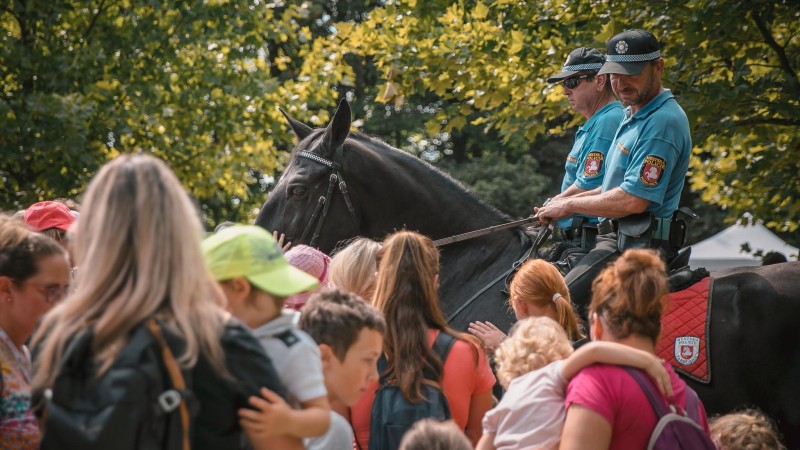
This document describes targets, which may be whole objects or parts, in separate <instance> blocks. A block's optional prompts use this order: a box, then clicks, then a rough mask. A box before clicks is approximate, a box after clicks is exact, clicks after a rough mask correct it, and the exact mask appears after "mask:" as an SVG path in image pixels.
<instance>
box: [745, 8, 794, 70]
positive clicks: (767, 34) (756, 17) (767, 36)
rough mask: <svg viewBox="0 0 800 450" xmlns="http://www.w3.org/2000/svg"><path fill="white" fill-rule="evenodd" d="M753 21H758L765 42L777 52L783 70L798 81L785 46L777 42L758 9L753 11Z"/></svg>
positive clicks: (757, 25)
mask: <svg viewBox="0 0 800 450" xmlns="http://www.w3.org/2000/svg"><path fill="white" fill-rule="evenodd" d="M752 15H753V21H754V22H755V23H756V27H757V28H758V31H760V32H761V36H763V37H764V42H766V43H767V45H769V46H770V47H771V48H772V50H773V51H775V54H776V55H777V56H778V61H780V63H781V67H782V68H783V70H784V71H785V72H786V73H787V74H788V75H789V76H791V77H792V78H793V79H794V80H795V82H797V72H795V71H794V69H792V65H791V63H790V62H789V58H787V57H786V52H785V50H784V48H783V47H781V46H780V45H779V44H778V43H777V42H775V38H774V37H772V32H771V31H770V30H769V29H768V28H767V25H766V24H765V23H764V21H763V20H762V19H761V15H760V14H759V13H758V11H752Z"/></svg>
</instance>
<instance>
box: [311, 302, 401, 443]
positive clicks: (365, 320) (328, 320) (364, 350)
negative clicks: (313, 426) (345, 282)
mask: <svg viewBox="0 0 800 450" xmlns="http://www.w3.org/2000/svg"><path fill="white" fill-rule="evenodd" d="M300 328H301V329H302V330H304V331H305V332H307V333H308V334H309V335H310V336H311V337H313V338H314V340H315V341H317V344H318V345H319V351H320V356H321V358H322V368H323V372H324V374H325V388H326V389H327V390H328V400H330V402H331V403H332V404H334V405H337V406H340V407H342V409H345V408H347V407H350V406H352V405H354V404H356V402H358V399H359V398H360V397H361V394H363V393H364V391H365V390H366V389H367V387H368V386H369V385H370V383H372V382H373V381H375V380H377V379H378V370H377V363H378V358H379V357H380V355H381V353H382V352H383V335H384V333H385V332H386V322H385V321H384V319H383V315H382V314H381V313H380V311H378V310H377V309H375V308H374V307H372V306H371V305H370V304H368V303H367V302H365V301H364V300H363V299H361V298H360V297H359V296H357V295H355V294H352V293H350V292H347V291H344V290H340V289H330V290H325V291H322V292H320V293H318V294H315V295H314V296H312V297H311V299H310V300H309V301H308V303H306V305H305V306H304V307H303V309H302V310H301V315H300ZM306 448H307V449H313V450H318V449H319V450H322V449H332V450H338V449H345V450H346V449H351V448H353V430H352V428H351V427H350V424H349V423H348V421H347V419H345V418H344V417H342V416H341V415H339V414H338V413H336V412H334V411H331V428H330V430H328V432H327V433H326V434H325V435H324V436H322V437H320V438H316V439H311V440H309V441H307V442H306Z"/></svg>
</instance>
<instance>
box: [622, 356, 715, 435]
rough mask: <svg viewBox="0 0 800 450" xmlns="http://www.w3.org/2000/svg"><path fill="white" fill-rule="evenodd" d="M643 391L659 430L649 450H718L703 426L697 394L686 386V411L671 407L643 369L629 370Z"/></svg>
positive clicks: (653, 433)
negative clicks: (654, 415)
mask: <svg viewBox="0 0 800 450" xmlns="http://www.w3.org/2000/svg"><path fill="white" fill-rule="evenodd" d="M625 370H626V371H627V372H628V373H629V374H631V376H632V377H633V379H634V380H636V382H637V383H639V386H640V387H641V388H642V390H643V391H644V393H645V395H646V396H647V399H648V400H649V401H650V405H651V406H652V407H653V411H655V413H656V418H657V419H658V422H656V427H655V428H654V429H653V432H652V433H650V441H649V442H648V445H647V450H716V448H717V447H716V446H715V445H714V443H713V442H712V441H711V437H709V436H708V434H707V433H706V431H705V430H704V429H703V428H702V427H701V426H700V405H699V400H698V399H697V394H696V393H695V392H694V390H692V388H690V387H689V386H686V410H684V409H683V408H681V407H680V406H677V405H668V404H667V402H665V401H664V399H663V398H661V394H660V393H659V392H658V389H656V387H655V385H654V384H653V381H652V380H651V379H650V377H648V376H647V375H645V374H644V373H643V372H642V371H641V370H638V369H632V368H629V367H626V368H625Z"/></svg>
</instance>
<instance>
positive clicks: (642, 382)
mask: <svg viewBox="0 0 800 450" xmlns="http://www.w3.org/2000/svg"><path fill="white" fill-rule="evenodd" d="M625 371H626V372H628V373H629V374H630V375H631V376H632V377H633V379H634V380H636V383H638V384H639V386H640V387H641V388H642V391H644V395H645V396H647V400H649V401H650V405H651V406H652V407H653V410H654V411H655V413H656V416H658V418H659V419H660V418H662V417H664V416H666V415H667V414H669V413H670V412H672V411H671V410H670V408H669V406H668V405H667V404H666V402H665V401H664V400H663V399H662V398H661V394H659V393H658V391H657V390H656V387H655V386H654V385H653V382H652V381H651V380H650V378H649V377H648V376H647V375H645V374H644V373H642V371H641V370H637V369H634V368H631V367H625Z"/></svg>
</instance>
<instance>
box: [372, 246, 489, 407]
mask: <svg viewBox="0 0 800 450" xmlns="http://www.w3.org/2000/svg"><path fill="white" fill-rule="evenodd" d="M438 274H439V251H438V250H437V249H436V247H435V246H434V245H433V241H431V240H430V238H428V237H426V236H423V235H421V234H419V233H414V232H412V231H398V232H396V233H394V234H392V235H391V236H389V237H388V238H386V240H385V241H384V243H383V247H382V248H381V250H380V251H379V252H378V279H377V281H376V287H375V297H374V299H373V304H374V305H375V307H376V308H378V310H380V311H381V312H382V313H383V315H384V318H385V319H386V336H385V338H384V340H383V351H384V353H385V354H386V370H384V372H383V373H382V374H381V376H383V377H386V379H387V380H388V382H389V383H391V384H395V385H397V386H398V387H399V388H400V391H401V392H402V393H403V397H404V398H405V399H406V400H407V401H409V402H411V403H417V402H420V401H423V400H424V399H425V396H424V395H423V394H422V382H423V379H424V376H423V370H424V369H425V368H428V369H430V370H431V371H432V372H433V373H435V374H437V377H438V378H439V379H441V375H442V370H443V367H444V365H443V361H441V360H440V359H439V357H438V356H437V355H436V353H435V352H434V351H433V350H432V349H431V348H430V346H429V345H428V328H432V329H435V330H440V331H441V332H446V333H448V334H450V335H452V336H455V337H456V338H458V339H459V340H462V341H466V342H467V343H469V344H471V345H472V347H473V350H474V355H475V362H476V367H477V362H478V359H477V358H478V357H479V356H478V355H479V353H478V350H477V348H478V347H477V342H476V340H475V338H474V337H473V336H469V335H465V334H463V333H458V332H456V331H455V330H453V329H451V328H450V327H449V326H447V321H446V320H445V318H444V314H443V313H442V310H441V308H440V307H439V294H438V292H437V288H436V276H437V275H438Z"/></svg>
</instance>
